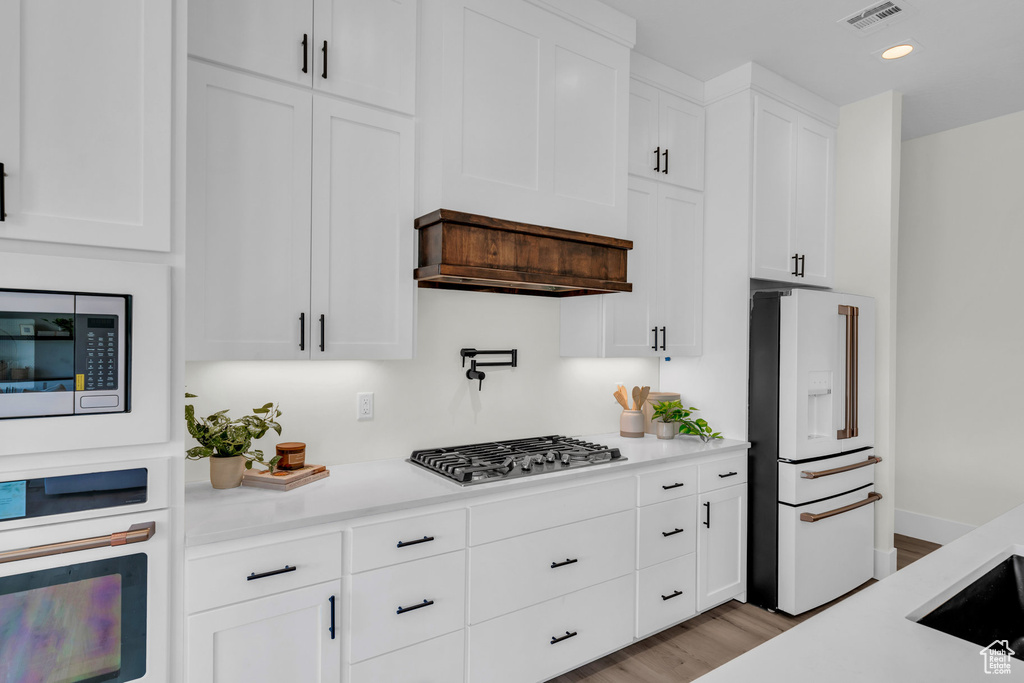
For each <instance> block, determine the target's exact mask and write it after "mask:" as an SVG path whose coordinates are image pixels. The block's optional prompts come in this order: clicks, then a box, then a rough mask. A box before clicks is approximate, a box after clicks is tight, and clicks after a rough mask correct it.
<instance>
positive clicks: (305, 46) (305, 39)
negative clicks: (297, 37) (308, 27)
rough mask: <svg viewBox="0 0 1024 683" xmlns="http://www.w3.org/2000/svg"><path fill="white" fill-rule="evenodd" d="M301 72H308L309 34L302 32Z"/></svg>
mask: <svg viewBox="0 0 1024 683" xmlns="http://www.w3.org/2000/svg"><path fill="white" fill-rule="evenodd" d="M302 73H304V74H308V73H309V34H308V33H303V34H302Z"/></svg>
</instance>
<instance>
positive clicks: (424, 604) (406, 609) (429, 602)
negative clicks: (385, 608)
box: [395, 600, 434, 614]
mask: <svg viewBox="0 0 1024 683" xmlns="http://www.w3.org/2000/svg"><path fill="white" fill-rule="evenodd" d="M433 604H434V601H433V600H424V601H423V602H421V603H420V604H418V605H413V606H412V607H402V606H401V605H399V606H398V611H397V612H395V614H405V613H406V612H412V611H413V610H416V609H423V608H424V607H430V606H431V605H433Z"/></svg>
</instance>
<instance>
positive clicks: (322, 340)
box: [320, 313, 325, 353]
mask: <svg viewBox="0 0 1024 683" xmlns="http://www.w3.org/2000/svg"><path fill="white" fill-rule="evenodd" d="M324 327H325V324H324V314H323V313H321V314H320V353H323V352H324Z"/></svg>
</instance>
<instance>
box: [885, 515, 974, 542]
mask: <svg viewBox="0 0 1024 683" xmlns="http://www.w3.org/2000/svg"><path fill="white" fill-rule="evenodd" d="M975 528H977V527H974V526H971V525H970V524H964V523H963V522H954V521H952V520H949V519H942V518H940V517H931V516H930V515H922V514H921V513H919V512H910V511H909V510H896V533H898V534H903V535H904V536H910V537H911V538H920V539H921V540H922V541H931V542H932V543H938V544H939V545H946V544H947V543H949V542H950V541H955V540H956V539H958V538H960V537H961V536H963V535H964V534H966V533H967V532H969V531H973V530H974V529H975Z"/></svg>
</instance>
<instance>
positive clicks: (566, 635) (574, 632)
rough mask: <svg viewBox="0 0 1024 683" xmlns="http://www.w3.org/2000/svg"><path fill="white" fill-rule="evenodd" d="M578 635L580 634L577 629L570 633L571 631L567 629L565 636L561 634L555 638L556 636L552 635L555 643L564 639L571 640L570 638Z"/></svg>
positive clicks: (552, 641)
mask: <svg viewBox="0 0 1024 683" xmlns="http://www.w3.org/2000/svg"><path fill="white" fill-rule="evenodd" d="M577 635H579V634H578V633H577V632H576V631H573V632H572V633H570V632H569V631H566V632H565V635H564V636H560V637H558V638H555V637H554V636H551V644H552V645H554V644H555V643H560V642H562V641H563V640H569V639H570V638H573V637H575V636H577Z"/></svg>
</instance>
